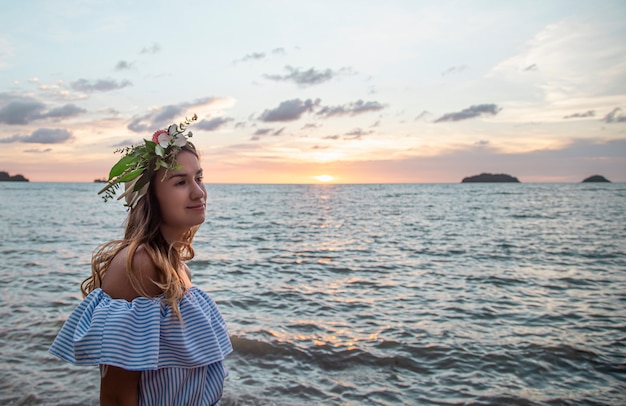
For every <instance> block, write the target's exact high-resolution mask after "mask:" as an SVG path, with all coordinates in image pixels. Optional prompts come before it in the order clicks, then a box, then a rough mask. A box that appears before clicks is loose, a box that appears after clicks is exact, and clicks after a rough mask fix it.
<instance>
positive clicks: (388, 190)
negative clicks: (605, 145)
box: [0, 183, 626, 405]
mask: <svg viewBox="0 0 626 406" xmlns="http://www.w3.org/2000/svg"><path fill="white" fill-rule="evenodd" d="M100 186H101V185H99V184H89V183H0V233H1V235H2V238H1V239H0V258H1V261H0V315H1V320H2V321H1V324H0V370H1V374H0V404H2V405H96V404H98V393H99V374H98V370H97V368H96V367H75V366H72V365H69V364H67V363H65V362H63V361H60V360H58V359H56V358H55V357H54V356H52V355H51V354H49V353H48V348H49V346H50V344H51V343H52V341H53V339H54V337H55V336H56V333H57V332H58V330H59V329H60V327H61V325H62V323H63V322H64V320H65V319H66V318H67V316H68V314H69V313H70V311H71V310H72V309H73V308H74V307H75V306H76V305H77V304H78V303H79V302H80V300H81V294H80V288H79V284H80V282H81V281H82V280H83V279H84V278H85V277H87V276H88V275H89V272H90V257H91V254H92V252H93V250H94V249H95V248H96V247H97V246H98V245H99V244H101V243H103V242H105V241H108V240H111V239H116V238H118V237H120V236H121V233H122V223H123V221H124V218H125V215H126V211H125V209H124V208H123V206H122V204H121V203H119V202H116V203H113V202H108V203H103V202H102V201H101V199H100V197H98V196H97V195H96V192H97V190H98V189H99V188H100ZM207 188H208V191H209V199H208V208H207V220H206V222H205V224H204V225H203V226H202V228H201V229H200V231H199V232H198V234H197V236H196V239H195V243H194V248H195V250H196V257H195V258H194V259H193V260H192V261H191V262H190V263H189V267H190V269H191V272H192V281H193V282H194V284H195V285H197V286H198V287H200V288H202V289H204V290H205V291H207V292H208V293H209V294H210V295H211V296H212V297H213V298H214V299H215V300H216V302H217V304H218V306H219V308H220V310H221V312H222V314H223V316H224V318H225V320H226V322H227V324H228V327H229V333H230V335H231V340H232V342H233V345H234V353H233V354H232V355H230V356H229V357H228V358H227V359H226V366H227V367H228V369H229V373H230V375H229V377H228V378H227V380H226V383H225V388H224V398H223V400H222V402H221V405H623V404H626V184H621V183H611V184H588V183H585V184H583V183H581V184H436V185H435V184H433V185H429V184H424V185H416V184H406V185H405V184H402V185H332V184H320V185H213V184H209V185H207Z"/></svg>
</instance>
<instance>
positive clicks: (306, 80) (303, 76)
mask: <svg viewBox="0 0 626 406" xmlns="http://www.w3.org/2000/svg"><path fill="white" fill-rule="evenodd" d="M285 69H286V70H287V72H288V73H287V74H286V75H263V76H264V77H265V78H266V79H270V80H275V81H277V82H294V83H295V84H297V85H298V86H302V87H305V86H313V85H319V84H321V83H324V82H328V81H329V80H331V79H332V78H334V77H335V76H337V75H340V74H349V73H352V70H351V69H350V68H341V69H339V70H338V71H333V70H332V69H324V70H317V69H315V68H309V69H307V70H303V69H301V68H294V67H292V66H289V65H287V66H285Z"/></svg>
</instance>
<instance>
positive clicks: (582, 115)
mask: <svg viewBox="0 0 626 406" xmlns="http://www.w3.org/2000/svg"><path fill="white" fill-rule="evenodd" d="M595 115H596V112H595V111H593V110H589V111H586V112H584V113H574V114H570V115H568V116H563V118H585V117H593V116H595Z"/></svg>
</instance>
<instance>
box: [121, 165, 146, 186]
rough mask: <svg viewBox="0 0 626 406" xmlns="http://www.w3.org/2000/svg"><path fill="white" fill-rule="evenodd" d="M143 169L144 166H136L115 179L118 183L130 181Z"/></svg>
mask: <svg viewBox="0 0 626 406" xmlns="http://www.w3.org/2000/svg"><path fill="white" fill-rule="evenodd" d="M143 170H144V168H136V169H134V170H132V171H130V172H128V173H127V174H126V175H124V176H122V177H120V178H119V179H118V180H117V181H118V182H119V183H124V182H130V181H131V180H133V179H135V178H136V177H137V176H139V175H141V172H143Z"/></svg>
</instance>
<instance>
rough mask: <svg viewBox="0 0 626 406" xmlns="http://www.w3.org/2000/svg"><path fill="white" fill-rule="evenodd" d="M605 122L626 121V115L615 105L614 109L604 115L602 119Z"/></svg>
mask: <svg viewBox="0 0 626 406" xmlns="http://www.w3.org/2000/svg"><path fill="white" fill-rule="evenodd" d="M602 121H604V122H605V123H626V116H625V115H624V113H622V109H621V108H619V107H615V108H614V109H613V111H611V112H610V113H609V114H607V115H606V116H604V118H603V119H602Z"/></svg>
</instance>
